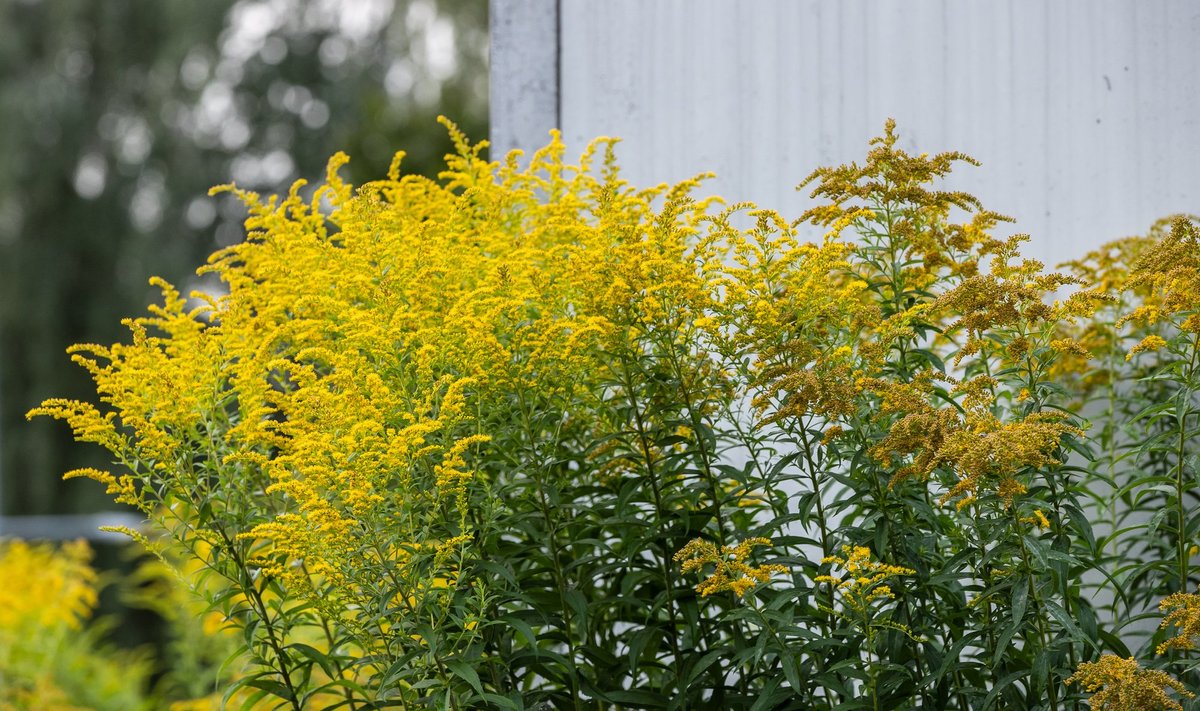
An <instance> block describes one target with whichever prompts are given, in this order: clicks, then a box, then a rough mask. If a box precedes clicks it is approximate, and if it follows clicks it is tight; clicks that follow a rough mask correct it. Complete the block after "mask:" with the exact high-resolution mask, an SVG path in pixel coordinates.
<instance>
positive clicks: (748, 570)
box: [675, 538, 787, 597]
mask: <svg viewBox="0 0 1200 711" xmlns="http://www.w3.org/2000/svg"><path fill="white" fill-rule="evenodd" d="M769 545H771V541H770V540H769V539H766V538H747V539H745V540H743V541H741V542H739V543H738V544H737V545H734V546H724V547H721V548H718V547H717V546H716V544H714V543H712V542H711V541H706V540H704V539H702V538H697V539H694V540H692V541H689V542H688V544H687V545H686V546H684V547H683V548H681V549H680V550H679V552H677V553H676V554H675V562H677V563H681V564H682V566H681V567H682V570H683V573H684V574H685V575H686V574H688V573H696V572H701V571H703V570H704V569H705V568H707V567H708V566H710V565H711V566H713V572H712V574H711V575H709V576H708V578H706V579H705V580H703V581H701V582H700V583H699V584H698V585H697V586H696V592H698V593H700V596H701V597H708V596H709V595H715V594H717V593H722V592H725V591H727V590H729V591H732V592H733V593H734V594H735V595H737V596H738V597H745V596H746V593H747V592H749V591H750V589H751V588H753V587H754V586H755V585H759V584H762V583H766V582H770V580H771V576H772V575H777V574H778V575H782V574H785V573H787V568H785V567H783V566H782V565H775V564H766V565H757V566H752V565H750V564H748V563H747V562H746V561H747V560H748V559H749V557H750V552H751V551H752V550H753V549H755V548H758V547H761V546H769Z"/></svg>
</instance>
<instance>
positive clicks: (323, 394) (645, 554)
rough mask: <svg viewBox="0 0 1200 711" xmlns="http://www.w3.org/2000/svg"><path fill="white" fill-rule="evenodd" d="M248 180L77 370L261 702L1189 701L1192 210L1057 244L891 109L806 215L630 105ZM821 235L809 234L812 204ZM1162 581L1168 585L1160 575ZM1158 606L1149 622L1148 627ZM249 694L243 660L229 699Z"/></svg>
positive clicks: (121, 479)
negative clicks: (953, 179)
mask: <svg viewBox="0 0 1200 711" xmlns="http://www.w3.org/2000/svg"><path fill="white" fill-rule="evenodd" d="M451 134H452V136H453V137H454V139H455V142H456V145H457V148H458V152H457V154H455V155H452V156H450V158H449V163H448V166H447V169H446V171H445V172H443V173H442V174H441V176H440V178H439V179H438V180H431V179H427V178H424V177H420V176H414V175H402V174H401V172H400V158H399V157H397V159H396V161H394V162H393V164H392V168H391V170H389V172H388V176H387V178H386V179H383V180H379V181H375V182H370V183H367V184H365V185H363V186H362V187H360V188H358V189H357V190H356V189H354V188H352V187H351V186H350V185H348V184H346V183H345V182H343V180H342V179H341V178H340V177H339V175H338V170H339V169H340V168H341V167H342V165H343V164H344V163H345V162H346V158H345V157H344V156H342V155H340V154H339V155H338V156H336V157H335V158H334V159H333V161H332V162H331V163H330V168H329V172H328V176H327V178H326V181H325V184H324V185H322V186H321V187H319V188H318V189H317V190H316V191H315V193H314V194H312V196H311V198H308V199H305V198H304V197H302V196H303V195H304V194H305V193H302V191H301V186H300V185H297V187H296V188H294V189H293V190H292V191H291V193H290V194H288V195H287V196H284V197H282V198H274V197H272V198H269V199H266V200H264V199H262V198H260V197H259V196H258V195H256V194H254V193H252V192H247V191H245V190H242V189H238V188H233V187H230V188H227V190H229V191H231V192H233V193H234V194H235V195H237V196H238V197H240V198H241V199H242V200H243V201H244V202H245V203H246V205H247V206H248V208H249V212H250V217H249V219H248V220H247V222H246V226H247V228H248V230H249V236H248V238H247V239H246V241H244V242H242V243H239V244H235V245H233V246H230V247H228V248H226V249H223V250H221V251H219V252H217V253H216V254H214V255H213V256H212V257H211V259H210V260H209V264H208V266H207V267H205V268H204V269H203V270H202V271H204V272H207V273H213V274H216V275H219V277H220V279H221V280H222V281H223V283H224V284H225V285H226V286H227V289H228V291H227V293H223V294H205V293H197V294H193V295H192V296H191V297H188V298H185V297H184V296H183V295H181V294H180V293H179V292H178V291H177V290H176V289H175V288H174V287H172V286H171V285H169V284H167V283H166V282H162V281H158V282H157V284H158V286H159V287H160V288H161V290H162V293H163V300H162V303H161V304H159V305H156V306H153V307H151V310H150V314H149V315H148V316H146V317H143V318H139V319H134V320H130V321H128V322H127V324H128V326H129V328H130V330H131V332H132V340H131V341H130V342H128V343H120V344H115V345H112V346H99V345H81V346H77V347H76V348H75V349H73V353H74V358H75V360H76V361H77V362H78V363H80V364H81V365H83V366H84V367H85V368H86V369H87V370H88V371H89V372H90V373H91V375H92V376H93V378H94V380H95V383H96V387H97V391H98V394H99V403H98V404H92V403H88V402H77V401H70V400H51V401H48V402H46V403H45V404H44V405H43V406H42V407H41V408H39V409H38V410H36V411H35V413H36V414H45V415H50V416H53V417H57V418H61V419H64V420H66V421H68V422H69V423H70V425H71V427H72V428H73V429H74V431H75V434H76V436H77V437H78V438H79V439H81V440H84V441H89V442H94V443H97V444H100V445H102V446H103V447H104V448H106V449H107V450H108V451H109V452H111V454H112V455H113V458H114V460H115V467H114V468H113V469H112V470H111V471H101V470H96V469H86V470H80V471H76V472H72V473H71V474H70V475H69V476H84V477H90V478H93V479H96V480H98V481H100V482H102V483H104V484H105V485H106V486H107V488H108V491H109V493H110V494H113V495H114V496H115V497H116V499H117V500H118V501H120V502H122V503H125V504H129V505H131V506H134V507H136V508H137V509H139V510H140V511H141V512H143V513H144V514H145V515H146V516H147V518H148V519H149V521H150V522H151V524H152V525H151V527H150V528H149V529H148V530H149V531H152V533H146V534H143V533H141V532H134V531H131V532H130V533H131V535H134V536H135V537H138V538H139V539H141V540H143V541H144V543H145V544H146V545H147V546H149V547H150V548H151V549H152V550H155V551H159V552H160V553H162V554H163V555H164V556H165V557H166V558H168V559H171V558H173V557H178V556H184V557H185V558H188V559H191V560H193V561H195V565H198V566H201V567H202V569H203V571H204V573H203V575H202V576H198V577H196V578H195V579H196V580H197V581H200V583H202V584H199V585H198V586H199V587H200V588H201V589H202V590H203V591H204V592H205V594H206V595H207V599H208V602H209V604H210V606H211V609H213V610H215V611H218V612H219V613H220V614H221V616H222V619H223V620H224V623H225V624H226V625H227V626H229V627H231V628H235V629H237V630H240V631H241V632H242V639H243V640H244V643H245V644H244V647H245V649H244V651H245V652H246V653H247V654H248V655H249V660H250V663H249V665H248V666H247V667H246V668H245V672H244V673H242V674H240V675H239V676H238V678H237V680H236V682H235V683H233V684H232V685H230V686H229V687H228V691H227V693H228V694H230V695H232V694H235V693H238V694H242V697H241V698H242V699H244V703H245V705H247V706H250V705H253V704H254V703H255V699H258V700H259V701H261V702H262V704H263V707H264V708H275V707H279V708H293V709H301V708H335V707H340V708H347V709H370V708H384V707H388V708H391V707H396V708H425V707H436V708H456V709H457V708H477V707H494V708H509V709H519V708H546V707H552V708H576V709H584V708H588V709H594V708H698V707H714V708H715V707H728V708H754V709H776V708H780V709H782V708H796V709H814V708H835V707H836V708H838V709H855V708H867V709H879V708H911V707H922V708H931V709H947V708H956V709H968V708H970V709H987V708H995V709H1001V708H1004V709H1008V708H1028V709H1034V708H1054V709H1057V708H1082V707H1083V706H1084V705H1085V703H1086V702H1085V701H1084V698H1085V697H1086V696H1088V695H1092V706H1093V708H1106V709H1151V708H1162V709H1169V708H1180V704H1181V703H1183V702H1186V701H1187V700H1188V699H1189V698H1190V696H1191V693H1190V692H1189V689H1195V688H1197V681H1198V676H1197V674H1196V673H1195V671H1194V669H1195V666H1196V662H1195V661H1194V660H1195V659H1196V655H1195V654H1194V652H1193V649H1194V647H1195V644H1196V640H1197V635H1198V634H1200V597H1197V596H1196V595H1195V594H1194V593H1193V592H1192V590H1193V587H1192V586H1193V585H1194V584H1195V583H1196V575H1195V572H1196V571H1195V570H1194V565H1193V563H1194V558H1195V555H1196V553H1197V549H1196V547H1195V546H1194V544H1193V542H1194V541H1195V540H1196V528H1197V525H1200V516H1197V515H1196V512H1195V495H1196V467H1195V463H1196V451H1197V450H1196V438H1197V418H1196V415H1197V401H1196V391H1197V389H1198V387H1200V374H1198V373H1197V367H1198V365H1200V363H1198V361H1197V359H1198V357H1200V342H1198V339H1200V315H1198V313H1200V228H1198V227H1197V224H1196V222H1195V221H1194V220H1191V219H1188V218H1184V217H1180V218H1178V219H1176V220H1174V221H1173V222H1171V223H1169V224H1164V225H1160V226H1158V227H1156V228H1155V230H1154V231H1153V232H1152V233H1151V234H1150V235H1149V236H1147V237H1140V238H1132V239H1128V240H1124V241H1122V242H1118V243H1114V244H1113V245H1109V246H1106V247H1105V248H1103V249H1102V250H1100V251H1099V252H1097V253H1095V254H1092V255H1089V256H1088V257H1087V258H1086V259H1085V260H1082V261H1080V262H1079V263H1078V264H1073V265H1070V267H1069V271H1067V272H1066V273H1056V272H1048V271H1046V270H1045V269H1044V267H1043V265H1042V264H1040V263H1038V262H1036V261H1033V260H1029V259H1023V258H1022V257H1021V256H1020V254H1019V248H1020V245H1021V242H1022V241H1023V239H1024V237H1022V236H1016V237H1011V238H1007V239H1002V238H999V237H997V236H995V232H996V231H997V229H998V228H1000V227H1001V226H1003V224H1004V223H1005V222H1006V221H1007V219H1006V218H1004V217H1003V216H1001V215H998V214H996V213H993V212H990V211H988V210H985V209H983V208H982V206H981V205H980V204H979V202H978V201H977V200H976V199H975V198H973V197H972V196H970V195H967V194H964V193H958V192H947V191H943V190H940V189H939V188H938V187H937V183H938V180H939V179H940V178H942V177H944V176H945V175H946V174H947V173H949V171H950V170H951V168H952V167H953V166H954V165H955V164H956V163H960V162H964V161H965V162H971V161H970V159H969V158H967V157H966V156H963V155H959V154H954V153H950V154H940V155H935V156H926V155H920V156H913V155H909V154H907V153H905V152H904V151H902V150H900V149H899V148H898V147H897V141H896V134H895V131H894V127H893V126H892V125H891V124H890V123H889V124H888V126H887V129H886V131H885V133H884V135H882V136H881V137H879V138H877V139H875V140H874V141H872V144H871V148H870V152H869V154H868V156H867V159H866V161H865V162H864V163H862V164H861V165H860V164H850V165H845V166H840V167H835V168H822V169H819V170H817V171H816V172H814V173H813V174H812V175H811V176H810V177H809V178H808V180H807V181H806V183H805V184H806V185H809V186H812V188H813V191H814V192H813V194H814V196H815V197H817V198H818V200H819V202H820V204H819V205H818V206H817V207H815V208H814V209H812V210H810V211H809V212H807V213H806V214H804V215H802V216H801V217H800V218H799V219H797V220H794V221H793V220H789V219H787V218H784V217H782V216H780V215H778V214H776V213H774V212H771V211H769V210H763V209H759V208H756V207H754V206H751V205H733V206H723V205H722V204H721V203H720V201H718V200H715V199H697V198H696V197H694V195H695V193H696V191H697V188H698V186H699V185H700V180H701V178H697V179H696V180H692V181H687V182H684V183H682V184H679V185H675V186H657V187H654V188H649V189H638V188H635V187H632V186H630V185H628V184H626V183H625V182H624V181H622V180H621V178H620V176H619V173H618V170H617V165H616V161H615V158H614V152H613V145H614V141H611V140H609V139H600V140H598V141H597V142H595V143H594V144H593V145H592V146H591V147H590V148H589V149H588V151H587V152H586V153H585V154H584V156H583V157H582V158H581V159H580V162H579V164H578V165H571V164H568V163H566V162H564V159H563V152H564V149H563V145H562V143H561V142H560V141H559V140H558V138H557V137H555V139H554V140H553V142H552V143H551V144H550V145H549V146H547V147H546V148H544V149H542V150H541V151H539V152H538V153H537V154H536V155H534V156H533V157H532V161H531V163H530V165H529V166H528V167H525V168H522V167H520V164H519V161H518V160H517V157H516V156H512V157H510V158H509V160H508V161H506V162H501V163H489V162H487V161H485V160H484V159H482V158H481V150H482V148H483V146H481V145H476V146H471V145H469V144H468V143H467V141H466V140H465V138H463V136H462V135H461V134H460V133H458V132H457V130H456V129H453V128H451ZM806 232H812V233H813V235H814V236H815V237H816V241H813V242H809V241H805V239H804V236H803V233H806ZM1160 605H1161V607H1162V613H1161V614H1163V615H1165V619H1164V618H1162V617H1160V613H1159V610H1158V608H1159V606H1160ZM1160 622H1161V625H1160ZM247 694H248V695H247Z"/></svg>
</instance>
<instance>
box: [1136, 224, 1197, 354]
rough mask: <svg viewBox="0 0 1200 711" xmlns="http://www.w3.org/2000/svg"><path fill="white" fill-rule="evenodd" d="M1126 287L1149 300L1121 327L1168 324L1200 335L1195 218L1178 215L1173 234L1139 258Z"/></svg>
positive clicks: (1159, 241)
mask: <svg viewBox="0 0 1200 711" xmlns="http://www.w3.org/2000/svg"><path fill="white" fill-rule="evenodd" d="M1124 288H1125V289H1126V290H1130V291H1135V292H1143V293H1145V294H1147V295H1148V296H1149V298H1147V299H1145V300H1144V303H1143V304H1142V305H1141V306H1139V307H1138V308H1137V309H1135V310H1134V311H1133V312H1131V313H1129V314H1128V315H1126V316H1125V317H1124V318H1122V319H1121V321H1119V322H1118V324H1117V325H1118V326H1120V325H1123V324H1124V323H1129V322H1133V323H1139V324H1143V325H1154V324H1156V323H1160V322H1166V323H1169V324H1171V325H1173V326H1174V327H1176V328H1178V329H1179V330H1181V331H1184V332H1187V333H1198V332H1200V223H1198V222H1197V220H1196V218H1193V217H1190V216H1186V215H1179V216H1176V217H1175V218H1174V219H1173V220H1172V222H1171V228H1170V232H1168V233H1167V234H1166V235H1165V236H1163V237H1162V238H1161V239H1158V240H1155V241H1153V242H1152V243H1150V244H1148V245H1147V246H1146V247H1145V248H1144V249H1143V250H1142V251H1141V253H1140V254H1139V255H1138V260H1137V262H1136V263H1135V264H1134V266H1133V269H1132V270H1130V272H1129V278H1128V280H1127V281H1126V283H1125V285H1124Z"/></svg>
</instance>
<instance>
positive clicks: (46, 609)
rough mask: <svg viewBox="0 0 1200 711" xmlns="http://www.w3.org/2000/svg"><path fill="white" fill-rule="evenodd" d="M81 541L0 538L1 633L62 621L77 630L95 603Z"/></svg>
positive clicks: (91, 572)
mask: <svg viewBox="0 0 1200 711" xmlns="http://www.w3.org/2000/svg"><path fill="white" fill-rule="evenodd" d="M91 558H92V551H91V549H90V548H89V547H88V545H87V543H86V542H85V541H75V542H72V543H64V544H63V545H62V546H61V547H59V548H55V547H53V546H51V545H49V544H45V543H29V542H26V541H20V540H7V541H0V580H4V581H6V582H5V584H4V585H0V639H4V638H8V637H10V636H11V635H15V634H20V633H21V632H22V630H25V631H28V630H30V629H37V628H54V627H58V626H60V625H62V626H65V627H67V628H69V629H74V630H78V629H80V628H81V627H82V625H83V622H84V620H86V619H87V618H88V617H89V616H90V615H91V613H92V610H93V609H95V607H96V603H97V590H96V587H97V579H96V571H95V570H94V569H93V568H92V566H91V565H90V564H89V563H90V561H91Z"/></svg>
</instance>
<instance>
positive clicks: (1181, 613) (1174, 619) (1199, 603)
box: [1155, 592, 1200, 654]
mask: <svg viewBox="0 0 1200 711" xmlns="http://www.w3.org/2000/svg"><path fill="white" fill-rule="evenodd" d="M1158 607H1159V610H1161V611H1162V612H1164V613H1166V617H1164V618H1163V621H1162V624H1161V625H1159V628H1160V629H1167V628H1169V627H1175V628H1176V629H1177V630H1178V632H1177V634H1176V635H1175V636H1174V637H1172V638H1170V639H1168V640H1167V641H1165V642H1163V643H1162V644H1160V645H1158V647H1156V648H1155V652H1156V653H1157V654H1166V653H1167V652H1168V651H1170V650H1172V649H1178V650H1190V649H1196V648H1197V645H1196V639H1197V638H1200V592H1195V593H1174V594H1172V595H1168V596H1167V597H1166V598H1164V599H1163V601H1162V602H1161V603H1159V606H1158Z"/></svg>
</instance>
